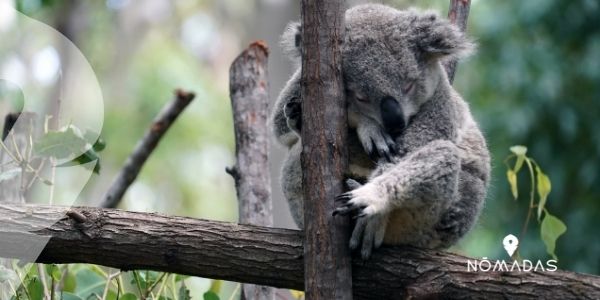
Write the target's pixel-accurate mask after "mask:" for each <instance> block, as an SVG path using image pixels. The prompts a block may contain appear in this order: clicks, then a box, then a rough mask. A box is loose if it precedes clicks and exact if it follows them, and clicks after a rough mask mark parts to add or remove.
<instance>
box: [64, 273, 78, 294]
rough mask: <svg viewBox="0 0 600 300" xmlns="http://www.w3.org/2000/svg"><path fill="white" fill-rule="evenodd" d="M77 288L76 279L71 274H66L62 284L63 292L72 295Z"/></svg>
mask: <svg viewBox="0 0 600 300" xmlns="http://www.w3.org/2000/svg"><path fill="white" fill-rule="evenodd" d="M76 288H77V279H75V274H74V273H73V272H69V271H67V272H66V276H65V281H64V282H63V289H62V290H63V292H69V293H74V292H75V289H76Z"/></svg>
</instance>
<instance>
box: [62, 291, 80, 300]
mask: <svg viewBox="0 0 600 300" xmlns="http://www.w3.org/2000/svg"><path fill="white" fill-rule="evenodd" d="M60 299H62V300H84V299H83V298H81V297H79V296H77V295H75V294H73V293H70V292H64V291H63V292H62V294H61V297H60Z"/></svg>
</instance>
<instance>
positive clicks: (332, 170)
mask: <svg viewBox="0 0 600 300" xmlns="http://www.w3.org/2000/svg"><path fill="white" fill-rule="evenodd" d="M343 36H344V1H342V0H331V1H325V0H303V1H302V90H301V95H302V156H301V163H302V170H303V176H302V182H303V183H302V186H303V194H304V220H305V222H304V231H305V240H304V243H305V248H304V255H305V274H304V280H305V289H304V290H305V292H306V298H307V299H327V300H330V299H352V264H351V257H350V249H349V247H348V240H349V232H350V225H349V220H348V218H334V217H332V215H331V213H332V211H333V209H334V201H333V200H334V198H335V196H336V195H339V194H341V193H342V192H343V184H342V181H343V174H344V172H345V171H346V167H347V151H346V150H347V149H346V137H347V115H346V103H345V97H344V88H343V82H342V60H341V58H342V56H341V43H342V41H343Z"/></svg>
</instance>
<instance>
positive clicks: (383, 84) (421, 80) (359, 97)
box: [342, 37, 437, 135]
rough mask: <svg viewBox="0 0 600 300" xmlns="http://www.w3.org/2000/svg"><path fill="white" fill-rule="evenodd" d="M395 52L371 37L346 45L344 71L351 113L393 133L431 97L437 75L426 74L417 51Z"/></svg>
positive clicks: (406, 122) (399, 129) (403, 50)
mask: <svg viewBox="0 0 600 300" xmlns="http://www.w3.org/2000/svg"><path fill="white" fill-rule="evenodd" d="M400 50H401V51H399V52H392V51H391V50H390V49H389V48H387V47H386V45H385V44H384V43H382V42H379V41H377V40H374V39H373V38H371V37H361V38H360V40H356V39H354V40H352V42H351V43H350V44H346V45H345V46H344V52H343V68H342V70H343V72H344V83H345V88H346V96H347V99H348V103H349V114H350V117H351V118H352V114H354V113H360V114H362V115H363V116H366V117H368V118H369V119H371V120H373V121H375V122H377V123H378V124H379V125H381V126H382V127H384V128H386V130H387V131H388V132H389V133H390V134H392V135H393V134H396V133H399V132H400V131H401V130H402V129H403V128H404V127H405V126H406V125H407V124H408V121H409V120H410V118H411V117H412V116H413V115H415V114H416V113H417V111H418V109H419V107H420V106H421V104H422V103H423V102H424V101H425V99H427V98H428V97H430V96H431V95H430V94H431V90H432V88H428V87H431V86H433V84H434V83H437V77H435V76H425V75H426V74H425V73H426V70H423V69H422V68H425V66H422V65H421V64H420V62H419V61H418V60H417V58H416V57H415V55H414V53H413V52H412V51H410V50H409V49H408V47H403V48H401V49H400Z"/></svg>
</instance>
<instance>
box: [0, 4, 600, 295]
mask: <svg viewBox="0 0 600 300" xmlns="http://www.w3.org/2000/svg"><path fill="white" fill-rule="evenodd" d="M296 2H297V1H293V0H253V1H249V0H226V1H225V0H177V1H166V0H164V1H163V0H145V1H133V0H106V1H80V0H66V1H58V0H18V1H16V4H17V8H18V9H19V10H20V11H21V12H23V13H24V14H26V15H28V16H30V17H32V18H35V19H37V20H40V21H42V22H44V23H47V24H49V25H50V26H53V27H55V28H57V29H59V30H60V31H61V32H63V33H65V35H67V36H68V37H69V38H70V39H71V40H73V42H74V43H75V44H76V45H77V46H78V47H79V48H80V49H81V50H82V52H83V53H84V54H85V55H86V57H87V59H88V60H89V61H90V63H91V65H92V66H93V68H94V70H95V72H96V74H97V76H98V79H99V81H100V83H101V86H102V89H103V93H104V101H105V109H106V111H105V123H104V128H103V132H102V135H103V137H104V139H105V140H106V142H107V145H108V146H107V148H106V150H105V151H104V152H103V153H102V159H103V166H102V167H103V170H102V172H101V174H100V175H99V176H96V175H95V176H94V177H93V178H92V180H91V181H90V182H89V183H88V186H87V188H86V189H85V190H84V192H83V193H82V195H81V196H80V199H81V201H82V202H81V203H79V204H82V205H96V204H97V203H99V202H100V199H101V197H102V195H103V193H104V192H105V191H106V188H107V187H108V185H109V184H110V182H111V180H112V178H113V176H114V175H115V174H116V173H117V171H118V170H119V168H120V166H121V165H122V163H123V161H124V160H125V158H126V157H127V155H128V154H129V153H130V151H131V149H133V146H134V145H135V143H136V142H137V140H138V139H139V137H141V135H142V134H143V132H144V130H146V126H147V125H148V124H150V122H151V120H152V119H153V117H154V116H155V114H156V113H157V112H158V111H159V109H160V108H161V107H162V105H163V104H164V103H165V102H166V101H168V100H169V99H170V98H171V95H172V91H173V89H175V88H178V87H181V88H184V89H187V90H192V91H194V92H196V94H197V98H196V100H195V102H194V103H193V104H192V105H191V106H190V107H189V108H188V110H187V111H186V112H185V113H184V114H183V115H182V117H181V119H180V120H178V121H177V122H176V124H175V125H174V126H173V128H172V129H171V130H170V131H169V133H168V134H167V135H166V137H165V138H164V140H163V141H162V143H161V145H160V146H159V147H158V149H157V150H156V151H155V153H154V154H153V155H152V157H151V158H150V160H149V162H148V163H147V165H146V166H145V167H144V169H143V171H142V174H141V176H140V178H139V179H138V181H136V183H135V184H134V185H133V186H132V188H131V189H130V191H129V192H128V193H127V195H126V197H125V200H124V202H123V204H122V206H123V208H127V209H130V210H143V211H160V212H163V213H167V214H176V215H187V216H194V217H202V218H211V219H219V220H227V221H235V220H237V209H236V200H235V190H234V185H233V180H231V178H229V175H227V174H226V173H225V172H224V169H225V167H226V166H230V165H232V164H233V155H232V152H233V147H234V140H233V127H232V119H231V111H230V104H229V99H228V69H229V64H230V63H231V62H232V61H233V59H234V57H235V56H236V55H237V54H238V53H239V51H240V49H242V47H243V46H245V45H246V44H248V43H249V42H250V41H252V40H254V39H259V38H262V39H266V40H267V41H268V42H269V43H270V45H271V48H272V49H271V50H272V52H271V53H272V54H271V58H270V72H271V78H273V80H272V82H271V85H272V86H271V89H272V90H271V91H272V93H271V98H272V99H273V101H274V98H275V97H276V95H277V93H278V92H279V90H280V89H281V87H282V84H283V82H284V80H285V79H286V78H287V77H288V76H289V74H290V72H291V68H290V67H291V66H289V64H288V62H287V60H286V59H284V58H282V56H281V52H280V51H279V49H278V48H277V44H276V43H277V40H278V36H279V34H280V33H281V32H282V31H283V28H284V24H285V23H286V22H288V21H291V20H297V19H298V18H299V9H298V3H296ZM349 2H350V3H351V4H357V3H361V2H367V1H349ZM372 2H383V3H386V4H390V5H393V6H396V7H400V8H403V7H408V6H418V7H422V8H433V9H436V10H438V11H440V13H441V14H443V15H445V14H446V12H447V9H448V1H446V0H424V1H416V0H412V1H399V0H397V1H393V0H390V1H372ZM468 30H469V33H470V35H471V36H472V37H473V38H474V39H475V40H476V41H477V42H478V44H479V51H478V53H477V54H476V55H475V56H473V57H472V58H470V59H468V60H466V61H465V62H462V63H461V64H460V65H459V67H458V71H457V78H456V83H455V85H456V88H457V90H458V91H459V92H460V93H461V94H463V96H464V98H465V99H466V100H467V101H468V102H469V103H470V104H471V108H472V110H473V111H474V115H475V117H476V118H477V119H478V120H479V122H480V125H481V127H482V129H483V131H484V133H485V134H486V136H487V140H488V143H489V146H490V149H491V151H492V155H493V161H492V165H493V172H494V173H493V181H492V186H491V189H490V193H489V197H488V201H487V204H486V208H485V210H484V213H483V215H482V217H481V219H480V220H481V221H480V224H479V225H478V226H477V227H476V228H475V230H473V232H472V233H471V234H469V236H468V237H467V238H465V240H464V241H463V242H462V243H461V244H460V245H459V246H457V247H456V248H455V249H454V250H456V251H460V252H462V253H466V254H468V255H473V256H478V257H482V256H486V257H488V258H490V259H492V258H499V259H502V258H506V257H505V254H504V251H503V248H502V246H501V241H502V238H503V237H504V236H505V235H507V234H508V233H515V234H516V233H518V232H519V231H520V229H521V226H522V224H523V221H524V219H525V214H526V212H527V203H526V202H527V201H526V200H524V199H519V200H518V201H516V202H515V201H513V200H512V196H511V195H510V189H509V187H508V184H507V182H506V178H505V172H506V169H505V166H504V164H503V160H504V158H505V157H506V156H508V155H509V150H508V148H509V147H510V146H512V145H515V144H522V145H526V146H527V147H528V148H529V152H528V154H529V155H530V156H532V157H533V158H534V159H536V161H537V162H538V163H539V164H540V165H541V166H542V167H543V168H544V170H545V172H546V173H547V174H548V175H549V176H550V178H551V180H552V192H551V194H550V196H549V200H548V204H547V206H548V207H549V209H550V210H551V211H553V212H554V214H556V215H557V216H558V217H560V218H561V219H562V220H563V221H564V222H565V223H566V225H567V226H568V231H567V233H566V234H565V235H564V236H562V237H561V238H560V239H559V240H558V243H557V251H556V253H557V255H558V257H559V266H560V268H563V269H570V270H574V271H580V272H588V273H595V274H600V236H599V234H598V233H597V232H596V228H598V227H600V201H599V200H600V186H599V185H598V184H599V183H600V172H599V168H598V167H599V165H600V134H599V133H598V132H597V130H599V129H600V126H599V125H600V121H599V120H600V102H599V100H600V2H599V1H597V0H580V1H560V0H528V1H518V0H506V1H483V0H474V1H473V3H472V7H471V14H470V19H469V25H468ZM11 63H12V64H13V67H14V62H11ZM21 63H22V64H23V65H28V64H29V62H27V61H22V62H21ZM9 67H11V66H9V65H7V62H5V61H2V58H0V72H5V71H7V70H10V68H9ZM0 92H2V93H3V94H4V95H5V98H10V97H13V98H14V97H16V98H18V97H19V96H18V95H13V94H14V91H11V90H10V89H8V90H7V89H6V88H5V87H3V85H1V84H0ZM7 95H9V96H7ZM10 95H12V96H10ZM0 98H1V97H0ZM17 102H18V101H17ZM3 107H4V108H5V109H7V108H6V107H7V105H4V106H3V103H2V101H0V112H1V113H3V114H5V113H6V112H7V111H3V110H2V108H3ZM11 109H12V110H14V109H18V105H14V107H12V108H11ZM275 150H276V149H275ZM277 155H278V154H277V151H276V152H275V155H274V161H273V169H274V171H275V172H278V164H279V160H277V157H278V156H277ZM279 157H280V156H279ZM519 185H520V186H521V187H522V188H523V189H528V188H529V183H528V181H527V178H525V177H523V178H520V181H519ZM278 188H279V187H278V185H277V184H275V185H274V189H278ZM274 192H275V193H274V199H275V202H277V203H276V204H275V206H276V210H275V212H276V216H275V218H276V225H278V226H289V224H291V223H290V221H289V220H287V223H285V222H283V221H278V218H279V219H282V218H283V219H289V217H288V213H287V212H285V209H287V208H285V204H281V202H283V199H282V198H281V197H277V195H280V194H277V193H276V192H277V191H274ZM278 203H279V204H278ZM277 207H279V208H280V209H277ZM282 207H283V209H281V208H282ZM537 226H539V224H537V222H535V221H533V222H530V224H529V230H528V233H527V236H526V238H525V239H522V240H521V245H522V251H521V255H522V256H523V257H527V258H530V259H532V260H533V259H538V258H539V259H542V260H546V259H547V258H548V256H547V254H546V252H545V248H544V246H543V244H542V242H541V241H540V238H539V230H538V229H537ZM199 259H200V258H199ZM205 287H206V284H205Z"/></svg>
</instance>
